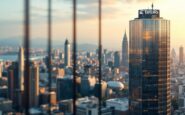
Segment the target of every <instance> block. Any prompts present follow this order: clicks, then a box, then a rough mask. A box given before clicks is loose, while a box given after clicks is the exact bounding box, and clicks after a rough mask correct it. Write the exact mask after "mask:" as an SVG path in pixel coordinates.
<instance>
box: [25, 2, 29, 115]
mask: <svg viewBox="0 0 185 115" xmlns="http://www.w3.org/2000/svg"><path fill="white" fill-rule="evenodd" d="M24 7H25V9H24V11H25V12H24V18H25V19H24V49H25V74H24V87H25V88H24V104H25V105H24V106H25V114H26V115H29V86H30V85H29V83H30V82H29V77H30V69H29V67H30V63H29V57H30V55H29V47H30V11H29V10H30V1H29V0H25V2H24Z"/></svg>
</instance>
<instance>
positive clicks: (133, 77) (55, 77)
mask: <svg viewBox="0 0 185 115" xmlns="http://www.w3.org/2000/svg"><path fill="white" fill-rule="evenodd" d="M25 1H29V0H25ZM48 1H50V2H49V3H50V4H49V5H48V6H49V7H50V8H49V10H47V11H48V13H49V14H48V17H45V18H48V36H49V39H48V44H47V47H46V48H44V47H42V42H40V41H39V40H38V41H37V39H36V41H34V42H33V41H32V42H33V43H32V44H31V45H30V44H29V42H31V41H28V40H29V36H31V35H29V25H28V24H30V23H29V15H28V14H29V9H28V6H29V2H25V17H24V18H25V22H24V24H25V28H24V32H25V33H24V34H25V35H24V37H25V39H24V38H23V43H22V45H10V44H9V43H8V42H2V43H1V44H2V45H0V115H185V55H184V46H183V44H182V45H179V46H178V48H179V49H177V48H176V47H173V46H172V45H171V41H172V40H171V30H173V29H172V26H171V25H172V22H171V19H168V18H166V17H164V16H163V15H162V14H163V13H161V12H163V11H162V10H160V8H155V4H153V3H152V4H149V6H150V7H149V8H142V7H141V8H139V9H137V10H135V12H136V13H137V15H135V17H134V18H133V17H130V19H129V20H128V21H127V23H128V25H129V27H128V28H127V27H125V30H124V25H123V30H124V31H123V32H122V37H121V38H120V39H119V40H120V41H119V42H118V43H120V45H121V47H120V48H119V50H117V49H116V50H113V49H109V48H106V47H104V45H102V43H101V29H102V28H101V23H103V20H102V17H101V16H102V14H103V12H102V11H101V8H102V7H101V5H103V4H102V2H101V0H99V11H98V13H99V18H98V20H99V26H98V27H99V39H98V38H97V40H99V42H98V43H99V45H93V44H76V30H75V29H76V25H75V24H76V23H77V22H76V2H75V1H76V0H73V9H74V10H73V11H74V12H73V35H72V36H71V37H72V38H70V37H65V38H61V39H63V42H59V43H57V44H59V46H58V45H57V46H54V45H51V38H52V37H51V36H52V35H51V24H52V20H51V19H52V18H51V13H52V12H51V0H48ZM84 3H85V2H84ZM146 7H147V6H146ZM38 10H39V9H38ZM136 13H135V14H136ZM123 20H124V19H123ZM46 28H47V27H46ZM97 31H98V30H97ZM112 31H114V30H112ZM115 32H116V30H115ZM10 34H11V33H10ZM90 34H91V33H89V35H90ZM92 34H93V33H92ZM106 34H109V33H106ZM0 35H1V34H0ZM90 36H91V35H90ZM92 36H93V35H92ZM46 41H47V40H46ZM0 42H1V40H0ZM10 42H11V41H10ZM102 42H103V41H102ZM6 43H7V44H6ZM35 44H38V46H37V47H33V46H34V45H35ZM39 44H40V46H39ZM112 45H113V46H114V45H115V46H120V45H117V44H112Z"/></svg>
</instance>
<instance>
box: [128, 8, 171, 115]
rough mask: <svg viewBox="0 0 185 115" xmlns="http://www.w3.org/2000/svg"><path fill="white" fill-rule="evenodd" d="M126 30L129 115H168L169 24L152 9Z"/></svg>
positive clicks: (139, 16) (169, 93)
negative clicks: (127, 41) (128, 30)
mask: <svg viewBox="0 0 185 115" xmlns="http://www.w3.org/2000/svg"><path fill="white" fill-rule="evenodd" d="M129 26H130V40H129V42H130V43H129V47H130V48H129V109H130V110H129V114H130V115H170V114H171V88H170V21H169V20H166V19H163V18H162V17H160V10H157V9H153V5H152V9H143V10H139V12H138V18H135V19H134V20H131V21H130V25H129Z"/></svg>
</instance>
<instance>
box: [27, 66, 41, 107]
mask: <svg viewBox="0 0 185 115" xmlns="http://www.w3.org/2000/svg"><path fill="white" fill-rule="evenodd" d="M29 82H30V83H29V84H30V86H29V88H30V89H29V95H30V96H29V97H30V100H29V101H30V102H29V104H30V107H37V106H39V66H38V65H36V64H33V65H31V67H30V79H29Z"/></svg>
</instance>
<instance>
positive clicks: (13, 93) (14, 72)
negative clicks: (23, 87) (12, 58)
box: [8, 62, 21, 110]
mask: <svg viewBox="0 0 185 115" xmlns="http://www.w3.org/2000/svg"><path fill="white" fill-rule="evenodd" d="M18 72H19V71H18V63H17V62H13V63H12V65H11V66H10V67H8V97H9V99H10V100H12V101H13V108H14V109H16V110H20V109H21V100H20V97H19V96H20V95H21V92H20V89H19V88H20V87H19V84H18V82H19V77H18Z"/></svg>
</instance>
